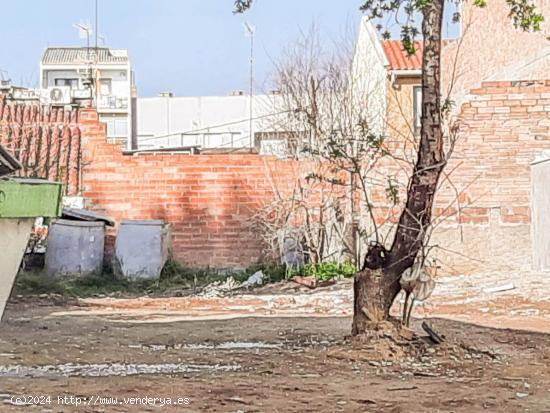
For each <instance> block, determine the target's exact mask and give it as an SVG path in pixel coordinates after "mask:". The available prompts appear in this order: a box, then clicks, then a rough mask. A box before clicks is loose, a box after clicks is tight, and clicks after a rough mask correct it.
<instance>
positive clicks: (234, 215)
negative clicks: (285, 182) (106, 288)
mask: <svg viewBox="0 0 550 413" xmlns="http://www.w3.org/2000/svg"><path fill="white" fill-rule="evenodd" d="M81 125H82V128H83V133H84V138H83V142H84V147H85V150H84V158H85V160H87V161H88V165H87V166H85V167H84V171H83V175H84V180H83V181H84V196H85V197H86V198H87V200H88V201H89V202H90V203H91V206H92V207H93V208H95V209H98V210H103V211H105V212H106V213H107V214H109V215H110V216H112V217H113V218H114V219H116V220H117V221H120V220H122V219H153V218H154V219H164V220H166V221H168V222H170V223H171V224H172V230H173V242H174V253H175V256H176V258H177V259H178V260H180V261H181V262H184V263H186V264H189V265H196V266H213V267H221V268H231V267H242V266H246V265H248V264H251V263H254V262H257V261H258V260H260V259H261V252H262V244H261V242H260V241H259V240H258V237H257V236H256V235H255V234H254V232H253V230H252V228H251V224H252V222H251V218H252V217H253V215H254V214H255V213H256V211H257V209H258V207H260V206H261V205H264V204H265V202H269V200H270V199H272V197H273V190H272V185H271V183H270V180H269V179H268V177H269V176H270V175H271V172H272V171H276V173H275V175H277V176H276V179H280V178H281V177H282V176H284V175H285V174H290V173H292V169H293V167H294V166H295V165H292V162H287V161H277V160H275V159H272V158H270V157H260V156H258V155H247V154H238V155H229V154H228V155H225V154H224V155H187V154H168V153H166V154H140V155H137V156H131V155H123V154H122V153H121V152H120V149H119V147H118V146H116V145H114V144H108V143H106V142H105V131H104V128H103V125H102V124H100V123H98V121H97V115H96V114H95V112H93V111H90V110H84V111H83V112H82V115H81Z"/></svg>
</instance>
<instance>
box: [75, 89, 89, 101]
mask: <svg viewBox="0 0 550 413" xmlns="http://www.w3.org/2000/svg"><path fill="white" fill-rule="evenodd" d="M72 95H73V99H91V98H92V90H91V89H73V90H72Z"/></svg>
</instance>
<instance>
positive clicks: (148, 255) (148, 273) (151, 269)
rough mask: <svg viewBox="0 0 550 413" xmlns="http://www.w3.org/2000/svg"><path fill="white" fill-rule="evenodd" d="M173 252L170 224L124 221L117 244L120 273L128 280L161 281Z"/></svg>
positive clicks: (116, 254)
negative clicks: (146, 279) (165, 265)
mask: <svg viewBox="0 0 550 413" xmlns="http://www.w3.org/2000/svg"><path fill="white" fill-rule="evenodd" d="M171 250H172V236H171V230H170V224H167V223H165V222H164V221H161V220H149V221H132V220H127V221H122V223H121V224H120V228H119V230H118V235H117V238H116V245H115V258H116V265H115V267H116V268H117V270H118V271H119V272H120V273H121V274H122V275H123V276H125V277H128V278H158V277H159V276H160V273H161V272H162V269H163V267H164V264H165V263H166V261H167V260H168V257H169V256H170V253H171Z"/></svg>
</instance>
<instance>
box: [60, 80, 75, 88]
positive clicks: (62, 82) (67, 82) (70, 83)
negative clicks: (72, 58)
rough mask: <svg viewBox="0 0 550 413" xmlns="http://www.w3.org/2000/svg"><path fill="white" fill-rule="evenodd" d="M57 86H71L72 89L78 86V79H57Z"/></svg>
mask: <svg viewBox="0 0 550 413" xmlns="http://www.w3.org/2000/svg"><path fill="white" fill-rule="evenodd" d="M54 83H55V86H69V87H70V88H71V89H77V88H78V79H55V81H54Z"/></svg>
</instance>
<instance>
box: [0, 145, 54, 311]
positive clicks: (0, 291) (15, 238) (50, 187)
mask: <svg viewBox="0 0 550 413" xmlns="http://www.w3.org/2000/svg"><path fill="white" fill-rule="evenodd" d="M0 155H2V154H0ZM0 163H2V158H0ZM62 194H63V188H62V185H61V184H60V183H57V182H49V181H44V180H39V179H25V178H0V320H1V318H2V315H3V313H4V309H5V307H6V302H7V301H8V298H9V296H10V292H11V289H12V287H13V282H14V280H15V276H16V275H17V272H18V270H19V266H20V264H21V260H22V258H23V254H24V253H25V248H26V246H27V242H28V240H29V236H30V234H31V230H32V226H33V224H34V221H35V219H36V218H37V217H57V216H59V214H60V212H61V197H62Z"/></svg>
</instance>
